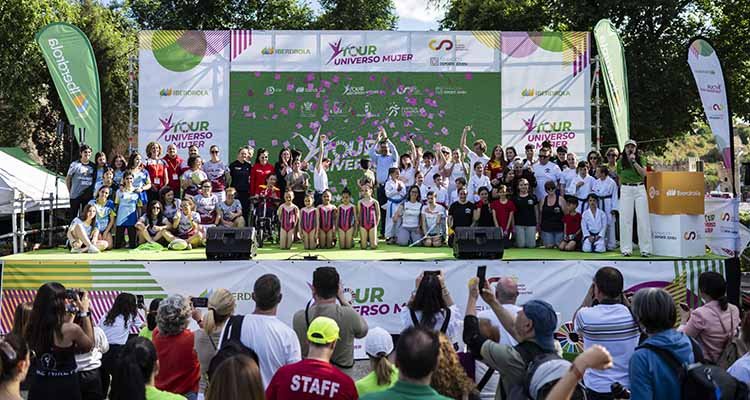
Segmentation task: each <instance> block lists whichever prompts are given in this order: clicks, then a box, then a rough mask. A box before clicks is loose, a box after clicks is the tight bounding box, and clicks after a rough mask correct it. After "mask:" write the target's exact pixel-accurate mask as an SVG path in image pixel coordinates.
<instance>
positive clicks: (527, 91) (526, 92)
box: [521, 88, 535, 97]
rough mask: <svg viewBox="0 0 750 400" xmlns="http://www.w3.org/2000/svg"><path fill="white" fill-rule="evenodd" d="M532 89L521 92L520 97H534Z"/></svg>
mask: <svg viewBox="0 0 750 400" xmlns="http://www.w3.org/2000/svg"><path fill="white" fill-rule="evenodd" d="M534 93H535V91H534V89H533V88H532V89H524V90H522V91H521V96H523V97H534Z"/></svg>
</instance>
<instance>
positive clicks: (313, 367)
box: [266, 359, 358, 400]
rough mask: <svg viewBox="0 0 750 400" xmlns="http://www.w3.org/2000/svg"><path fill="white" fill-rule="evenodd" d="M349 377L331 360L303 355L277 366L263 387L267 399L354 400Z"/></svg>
mask: <svg viewBox="0 0 750 400" xmlns="http://www.w3.org/2000/svg"><path fill="white" fill-rule="evenodd" d="M357 398H358V395H357V388H356V387H355V386H354V381H353V380H352V378H350V377H349V376H347V375H346V374H344V373H343V372H341V371H339V370H338V368H336V367H334V366H333V365H332V364H330V363H327V362H323V361H318V360H311V359H306V360H302V361H299V362H296V363H294V364H289V365H285V366H283V367H281V368H279V370H278V371H276V373H275V374H274V375H273V378H272V379H271V383H269V384H268V388H266V400H286V399H295V400H318V399H336V400H348V399H353V400H356V399H357Z"/></svg>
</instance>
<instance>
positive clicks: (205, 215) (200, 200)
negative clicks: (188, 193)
mask: <svg viewBox="0 0 750 400" xmlns="http://www.w3.org/2000/svg"><path fill="white" fill-rule="evenodd" d="M212 187H213V186H212V185H211V181H209V180H208V179H206V180H204V181H203V182H201V191H200V193H198V194H197V195H195V196H193V201H194V202H195V211H197V212H198V215H200V216H201V225H209V226H212V225H217V224H218V222H219V221H218V216H217V212H216V205H217V204H219V198H218V197H216V195H215V194H213V192H212V191H211V190H212Z"/></svg>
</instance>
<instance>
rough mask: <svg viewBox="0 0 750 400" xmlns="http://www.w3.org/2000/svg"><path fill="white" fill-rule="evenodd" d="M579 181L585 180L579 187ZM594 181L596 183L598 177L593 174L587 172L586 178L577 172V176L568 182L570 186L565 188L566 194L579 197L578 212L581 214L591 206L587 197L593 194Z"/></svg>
mask: <svg viewBox="0 0 750 400" xmlns="http://www.w3.org/2000/svg"><path fill="white" fill-rule="evenodd" d="M578 182H583V185H581V187H577V186H578ZM594 183H596V178H594V177H593V176H591V175H588V174H586V177H585V178H581V175H578V174H576V176H575V177H574V178H573V179H572V180H571V181H570V182H568V186H567V187H566V188H565V194H567V195H571V196H574V197H575V198H577V199H578V212H579V213H581V214H583V212H584V211H585V210H587V209H588V208H589V205H588V203H587V202H586V198H587V197H589V194H591V191H592V189H593V187H594Z"/></svg>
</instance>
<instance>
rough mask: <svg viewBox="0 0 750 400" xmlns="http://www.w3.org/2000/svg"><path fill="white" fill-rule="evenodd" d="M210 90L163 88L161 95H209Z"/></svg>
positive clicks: (160, 91)
mask: <svg viewBox="0 0 750 400" xmlns="http://www.w3.org/2000/svg"><path fill="white" fill-rule="evenodd" d="M209 95H210V92H209V91H208V89H173V88H163V89H161V90H159V97H170V96H177V97H204V96H209Z"/></svg>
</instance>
